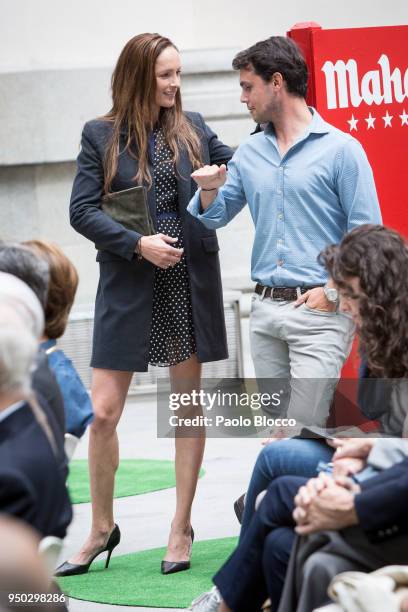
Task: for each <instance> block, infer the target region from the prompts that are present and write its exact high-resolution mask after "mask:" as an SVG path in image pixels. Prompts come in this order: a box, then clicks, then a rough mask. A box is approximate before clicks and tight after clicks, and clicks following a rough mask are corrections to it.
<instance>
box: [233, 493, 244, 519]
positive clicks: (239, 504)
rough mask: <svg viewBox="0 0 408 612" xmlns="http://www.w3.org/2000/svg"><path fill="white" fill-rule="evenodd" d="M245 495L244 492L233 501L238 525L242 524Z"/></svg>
mask: <svg viewBox="0 0 408 612" xmlns="http://www.w3.org/2000/svg"><path fill="white" fill-rule="evenodd" d="M245 496H246V493H243V494H242V495H241V497H238V499H237V500H236V501H235V502H234V510H235V514H236V515H237V519H238V523H239V524H240V525H242V516H243V514H244V509H245Z"/></svg>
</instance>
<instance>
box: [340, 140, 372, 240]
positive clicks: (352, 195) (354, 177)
mask: <svg viewBox="0 0 408 612" xmlns="http://www.w3.org/2000/svg"><path fill="white" fill-rule="evenodd" d="M338 162H339V166H338V173H337V187H338V193H339V197H340V202H341V205H342V207H343V210H344V211H345V213H346V215H347V230H348V231H350V230H352V229H353V228H354V227H357V226H359V225H363V224H365V223H374V224H380V223H382V218H381V211H380V205H379V203H378V197H377V191H376V188H375V182H374V176H373V171H372V169H371V166H370V163H369V161H368V159H367V155H366V154H365V151H364V149H363V147H362V146H361V144H360V143H359V142H358V141H357V140H355V139H354V138H353V139H351V140H348V141H347V143H346V144H345V146H344V147H343V148H342V150H341V154H340V156H339V159H338Z"/></svg>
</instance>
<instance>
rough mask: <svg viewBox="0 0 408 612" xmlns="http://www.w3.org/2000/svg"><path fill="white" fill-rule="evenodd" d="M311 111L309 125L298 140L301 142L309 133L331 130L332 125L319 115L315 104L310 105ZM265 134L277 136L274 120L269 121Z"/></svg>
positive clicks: (322, 132) (323, 132) (321, 132)
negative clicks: (314, 106)
mask: <svg viewBox="0 0 408 612" xmlns="http://www.w3.org/2000/svg"><path fill="white" fill-rule="evenodd" d="M308 108H309V110H310V112H311V113H312V120H311V122H310V123H309V125H308V126H307V128H306V130H305V131H304V132H303V134H302V135H301V137H300V138H298V140H297V141H296V142H300V141H301V140H305V139H306V138H307V137H308V136H309V134H328V133H329V131H330V125H329V124H328V123H327V122H326V121H324V119H323V118H322V117H321V116H320V115H319V113H318V112H317V110H316V109H315V108H313V106H309V107H308ZM264 132H265V135H266V136H275V137H276V134H275V128H274V126H273V123H272V122H269V123H268V124H267V125H266V127H265V130H264Z"/></svg>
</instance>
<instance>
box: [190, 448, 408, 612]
mask: <svg viewBox="0 0 408 612" xmlns="http://www.w3.org/2000/svg"><path fill="white" fill-rule="evenodd" d="M407 503H408V459H404V461H402V462H400V463H398V464H396V465H394V466H393V467H391V468H389V469H387V470H384V471H383V472H382V473H381V474H379V475H378V476H375V477H373V478H370V479H367V480H366V481H364V482H362V483H361V485H357V484H355V483H354V482H353V481H352V480H351V479H349V478H344V477H339V479H337V481H334V480H333V479H332V478H330V477H329V476H323V477H320V478H318V479H312V480H311V481H309V482H308V481H307V480H306V479H305V478H301V477H299V476H283V477H281V478H278V479H276V480H275V481H274V482H273V483H272V484H271V485H270V486H269V488H268V491H267V493H266V495H265V497H264V499H263V500H262V502H261V504H260V507H259V509H258V511H257V512H256V514H255V515H254V517H253V519H252V521H251V524H250V526H249V528H248V531H247V532H246V534H245V536H244V537H243V539H242V540H241V542H240V545H239V547H238V548H237V549H236V550H235V552H234V553H233V554H232V555H231V557H230V558H229V559H228V561H227V562H226V563H225V564H224V565H223V567H222V568H221V569H220V571H219V572H217V574H216V575H215V576H214V579H213V581H214V583H215V585H216V586H217V588H218V590H219V592H220V593H221V596H222V600H220V599H218V602H217V603H215V602H213V603H212V606H210V605H209V598H207V600H206V601H201V602H200V601H198V600H197V603H196V604H194V603H193V606H192V610H194V611H197V612H204V611H205V612H210V611H211V612H229V611H230V610H234V612H240V611H241V610H242V612H244V611H245V612H251V611H254V612H255V611H258V610H260V608H261V606H262V604H263V602H264V601H265V600H266V598H267V597H268V596H269V597H270V598H271V606H272V610H274V611H276V610H279V612H287V611H288V610H293V611H295V610H296V611H297V612H306V611H307V612H311V611H312V610H313V609H314V607H316V606H318V605H322V604H323V603H325V601H326V600H327V595H326V591H327V586H328V584H329V582H330V580H331V578H332V577H333V576H335V575H336V574H337V573H338V572H339V571H345V570H348V569H358V570H364V571H371V570H374V569H377V568H379V567H382V566H383V565H394V564H407V563H408V535H407V534H408V522H407V513H406V507H407ZM296 521H297V523H296ZM296 524H297V525H298V526H297V527H296V530H297V531H298V532H299V533H303V534H307V533H313V532H317V531H319V533H318V534H316V535H315V536H313V537H312V538H310V539H308V540H306V541H304V540H299V541H297V543H296V544H295V546H294V548H293V551H292V556H291V561H290V565H289V572H288V575H287V576H286V584H285V589H284V593H283V596H282V597H281V593H282V587H283V583H284V580H285V575H286V569H287V563H288V558H289V554H290V550H291V548H292V544H293V541H294V540H295V537H296V536H295V533H294V527H295V526H296ZM322 530H325V531H322ZM326 530H330V531H326ZM397 535H398V536H399V538H398V539H396V538H395V536H397ZM318 550H319V552H316V551H318ZM214 599H215V598H214Z"/></svg>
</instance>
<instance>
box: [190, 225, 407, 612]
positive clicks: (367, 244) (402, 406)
mask: <svg viewBox="0 0 408 612" xmlns="http://www.w3.org/2000/svg"><path fill="white" fill-rule="evenodd" d="M323 258H324V261H325V264H326V266H327V268H328V270H329V273H330V275H331V277H332V279H333V280H334V282H335V283H336V285H337V287H338V288H339V290H340V295H341V308H342V309H343V311H345V312H348V313H349V314H350V315H351V316H352V318H353V320H354V322H355V324H356V326H357V329H358V332H359V335H360V342H361V348H362V350H363V352H364V354H365V357H366V359H367V363H368V367H369V368H370V370H371V372H372V373H373V374H374V375H376V376H383V377H389V378H393V377H395V378H398V379H399V380H398V381H395V384H394V386H393V392H392V397H391V399H390V406H389V409H390V411H391V412H392V413H393V414H394V416H395V417H396V421H397V422H398V423H399V427H400V430H401V431H402V430H403V429H404V420H405V418H406V417H405V415H406V407H407V406H406V398H407V390H408V389H407V382H408V380H407V378H408V360H407V349H408V333H407V330H408V325H407V323H408V321H407V319H408V278H407V274H406V269H407V266H408V248H407V245H406V243H405V241H404V240H403V239H402V238H401V237H400V236H399V235H398V234H397V233H396V232H394V231H392V230H389V229H387V228H384V227H382V226H370V225H367V226H362V227H359V228H357V229H355V230H353V231H352V232H350V233H349V234H348V235H347V236H346V237H345V238H344V239H343V241H342V242H341V244H340V246H339V247H332V248H330V249H329V250H327V251H326V252H325V253H324V255H323ZM388 422H389V419H388ZM364 443H365V450H364V453H363V445H364ZM395 443H396V444H397V450H398V452H397V453H396V454H395V452H394V451H395V446H394V444H395ZM277 444H279V443H278V442H275V443H272V446H275V445H277ZM281 444H283V442H282V443H281ZM346 444H347V445H348V446H349V447H353V445H354V456H353V451H351V458H352V459H354V460H355V459H360V460H361V458H364V459H366V458H367V456H368V455H369V454H370V453H371V452H374V451H376V452H377V453H378V450H377V449H378V448H380V447H381V452H379V453H378V457H377V459H381V457H382V458H383V459H384V457H385V461H384V462H383V463H382V464H381V461H380V462H379V465H378V466H377V467H378V468H379V469H381V468H382V469H383V471H382V472H381V473H380V474H379V475H376V476H374V477H371V478H367V479H366V480H362V481H361V482H360V484H356V483H355V482H354V481H353V480H351V479H350V478H345V477H344V476H339V477H337V478H336V479H333V478H331V477H330V476H328V475H322V477H320V478H318V479H312V480H311V481H309V482H308V480H307V478H302V477H299V476H283V477H280V478H275V479H274V480H273V481H272V483H271V484H270V485H269V487H268V490H267V493H266V495H265V497H264V499H263V500H262V502H261V504H260V507H259V509H258V511H257V512H256V513H255V514H254V515H253V516H252V518H251V520H250V522H249V525H248V527H247V529H246V530H245V532H244V533H243V535H242V537H241V540H240V544H239V546H238V548H237V549H236V550H235V552H234V553H233V554H232V555H231V557H230V558H229V559H228V561H227V562H226V563H225V564H224V566H223V567H222V568H221V570H220V571H219V572H218V573H217V574H216V576H215V577H214V583H215V584H216V587H218V590H217V588H215V589H213V591H212V592H210V593H208V594H205V595H203V596H202V597H201V598H198V599H197V600H196V601H195V602H193V606H192V609H193V610H195V611H196V612H199V611H200V612H211V611H216V610H219V612H227V611H228V610H234V611H236V612H237V611H238V612H239V610H245V612H250V610H258V609H259V608H260V606H261V605H262V603H263V602H264V600H265V599H266V598H267V596H268V595H269V596H270V597H271V601H272V609H273V610H277V609H278V607H279V602H280V598H281V593H282V588H283V584H284V580H285V575H286V569H287V564H288V560H289V556H290V552H291V549H292V544H293V542H294V539H295V533H294V527H295V526H296V523H297V525H298V526H297V531H298V533H300V534H310V533H313V532H319V533H318V534H317V535H316V536H313V537H312V538H310V539H308V540H306V542H304V541H303V540H301V541H297V543H296V545H295V547H294V550H293V552H292V557H291V566H290V572H289V580H287V582H286V586H285V593H284V597H283V598H282V602H281V605H280V607H279V610H280V611H282V612H283V611H285V612H286V611H287V610H298V611H299V612H305V611H309V610H312V609H313V608H314V607H316V606H318V605H321V604H322V603H324V601H325V600H326V599H327V597H326V595H325V594H326V591H327V586H328V583H329V582H330V579H331V578H332V577H333V576H334V575H335V574H336V573H337V572H338V571H343V570H344V569H355V568H357V569H360V570H364V571H369V570H372V569H376V568H378V567H381V566H382V565H384V564H389V563H408V546H407V544H408V540H407V538H406V536H405V535H402V536H400V539H399V540H398V541H396V540H395V539H394V540H392V539H391V538H392V537H395V536H396V535H398V534H404V533H405V532H406V531H408V524H407V522H406V521H407V518H406V512H405V508H406V504H407V502H408V469H407V468H408V459H404V460H403V461H401V458H402V456H403V455H404V454H406V443H405V442H404V441H401V440H397V441H394V440H390V439H387V440H386V439H383V440H378V441H376V442H375V444H374V443H373V442H372V441H371V440H363V441H362V440H359V441H357V440H349V441H347V442H345V443H344V446H345V445H346ZM377 445H379V446H377ZM404 446H405V453H404V450H403V449H404ZM357 448H359V453H360V454H358V453H357V457H356V452H355V450H356V449H357ZM367 449H368V450H367ZM342 450H343V451H344V448H343V449H340V451H339V452H338V455H340V454H341V452H342ZM294 451H295V448H294V450H293V452H294ZM349 452H350V451H349ZM393 461H394V462H397V463H395V465H393V466H392V467H388V466H389V465H392V463H393ZM361 467H363V466H362V465H360V466H359V469H360V470H361ZM384 468H385V469H384ZM359 469H353V470H351V471H359ZM300 487H302V488H301V489H300V491H299V493H298V494H297V491H298V490H299V488H300ZM296 494H297V495H296ZM295 495H296V500H295V501H294V498H295ZM295 505H296V511H295V512H294V516H292V512H293V511H294V508H295ZM295 521H296V522H295ZM347 528H349V529H347ZM327 529H329V530H332V531H331V532H329V533H328V534H327V533H325V532H322V530H327ZM343 529H345V530H344V531H343ZM339 530H341V531H339ZM319 549H322V550H320V551H319V553H316V552H315V551H316V550H319ZM313 553H315V554H313ZM319 555H320V556H319ZM309 557H310V558H309ZM302 582H303V586H302ZM221 596H222V597H221Z"/></svg>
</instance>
